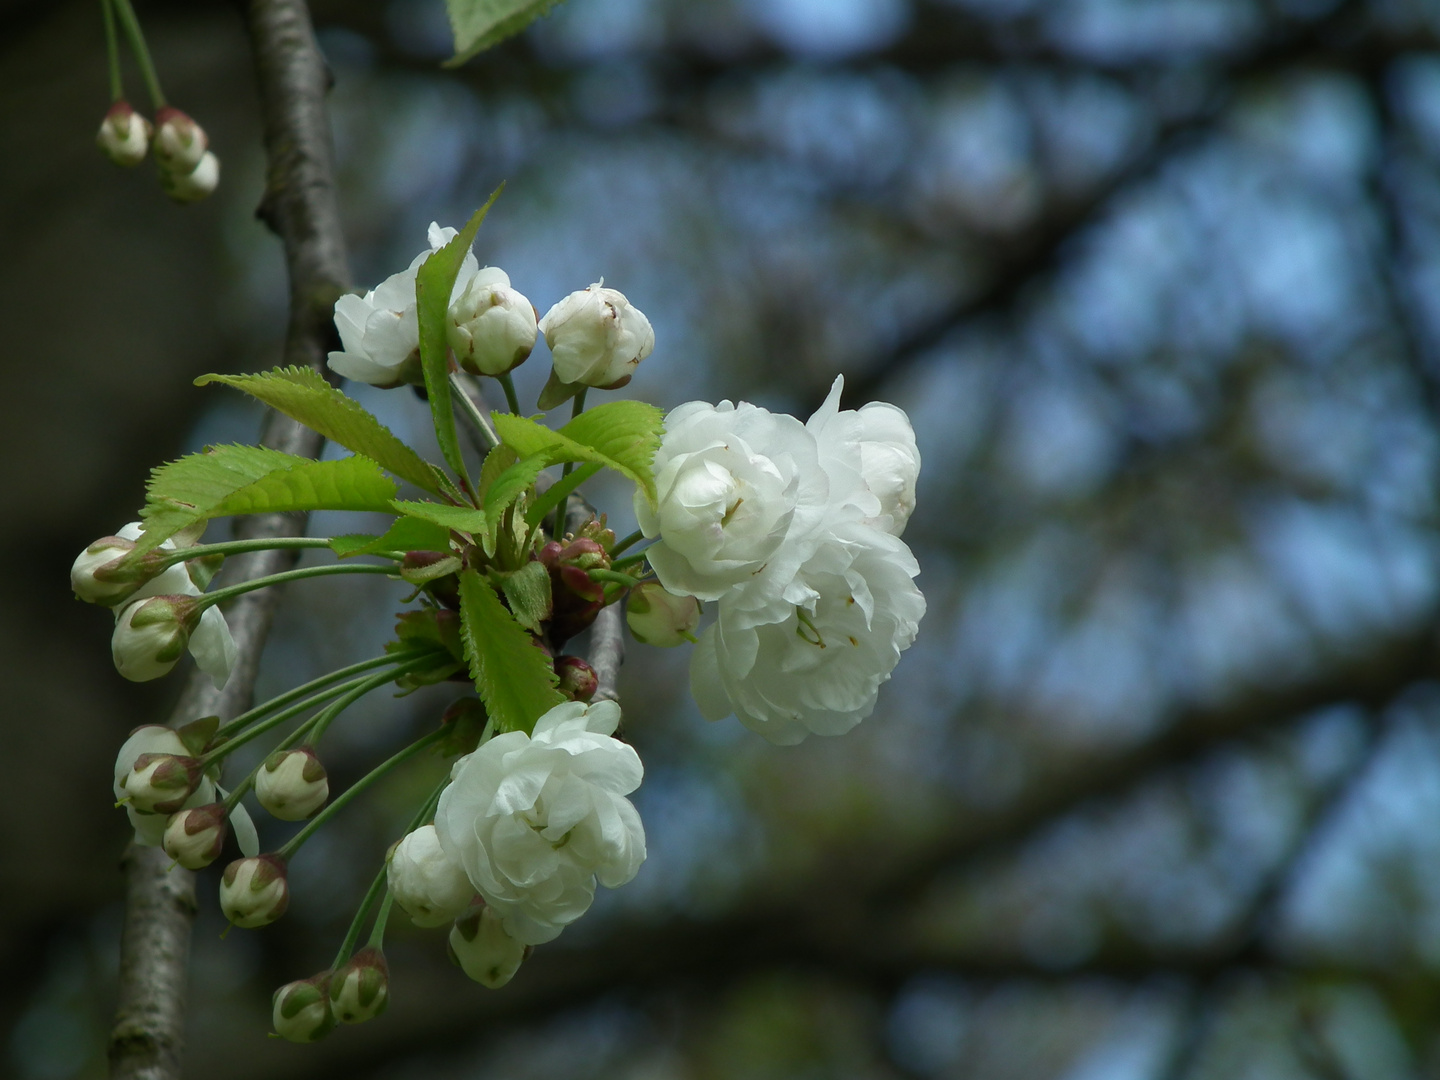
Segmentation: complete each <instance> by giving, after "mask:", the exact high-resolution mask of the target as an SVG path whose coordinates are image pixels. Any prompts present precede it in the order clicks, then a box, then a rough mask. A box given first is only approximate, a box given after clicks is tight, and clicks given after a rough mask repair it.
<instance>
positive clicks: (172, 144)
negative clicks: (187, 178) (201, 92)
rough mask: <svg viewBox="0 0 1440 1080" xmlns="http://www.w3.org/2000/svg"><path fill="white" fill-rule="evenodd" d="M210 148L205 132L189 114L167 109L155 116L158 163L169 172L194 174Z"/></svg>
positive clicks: (156, 159) (156, 158) (156, 156)
mask: <svg viewBox="0 0 1440 1080" xmlns="http://www.w3.org/2000/svg"><path fill="white" fill-rule="evenodd" d="M209 148H210V138H209V136H207V135H206V134H205V129H204V128H202V127H201V126H200V125H199V124H197V123H196V122H195V121H194V120H193V119H191V117H190V116H189V115H188V114H187V113H183V112H181V111H180V110H179V109H172V108H169V107H166V108H164V109H161V110H160V111H159V112H157V113H156V114H155V161H156V163H157V164H158V165H159V166H160V167H161V168H162V169H163V170H165V171H166V172H171V173H175V174H177V175H183V174H185V173H189V172H193V171H194V170H195V166H197V165H199V164H200V162H201V160H202V159H203V158H204V157H205V151H206V150H208V149H209Z"/></svg>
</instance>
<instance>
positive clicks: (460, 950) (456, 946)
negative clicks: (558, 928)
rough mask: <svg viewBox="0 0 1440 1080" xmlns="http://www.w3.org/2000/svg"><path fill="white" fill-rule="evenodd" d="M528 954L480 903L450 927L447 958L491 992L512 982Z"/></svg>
mask: <svg viewBox="0 0 1440 1080" xmlns="http://www.w3.org/2000/svg"><path fill="white" fill-rule="evenodd" d="M529 955H530V946H528V945H522V944H521V943H520V942H518V941H516V940H515V939H514V938H513V937H511V936H510V935H509V934H507V933H506V932H505V924H504V922H503V921H501V919H500V916H499V915H496V914H495V909H494V908H492V907H490V906H489V905H488V904H485V903H483V902H481V903H479V904H476V905H475V906H474V907H472V908H471V909H470V910H469V911H467V912H466V913H465V915H464V917H463V918H459V919H456V920H455V925H454V926H453V927H451V928H450V958H451V959H452V960H454V961H455V963H457V964H459V965H460V969H461V970H462V971H464V972H465V974H466V975H468V976H470V978H472V979H474V980H475V981H476V982H478V983H479V984H480V985H481V986H488V987H489V988H490V989H491V990H499V989H500V987H502V986H504V985H505V984H506V983H508V982H509V981H510V980H511V979H513V978H514V977H515V972H517V971H519V970H520V964H521V963H522V962H523V961H524V960H525V958H526V957H527V956H529Z"/></svg>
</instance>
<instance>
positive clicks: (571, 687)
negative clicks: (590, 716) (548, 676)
mask: <svg viewBox="0 0 1440 1080" xmlns="http://www.w3.org/2000/svg"><path fill="white" fill-rule="evenodd" d="M555 674H556V675H558V676H560V684H559V685H558V686H557V687H556V689H557V690H559V691H560V693H562V694H564V695H565V696H566V697H567V698H569V699H570V700H571V701H585V702H588V701H589V700H590V699H591V698H593V697H594V696H595V691H596V690H598V689H599V688H600V680H599V678H598V677H597V676H596V674H595V669H594V668H593V667H591V666H590V665H589V664H587V663H586V662H585V661H584V660H582V659H580V657H578V656H557V657H556V658H555Z"/></svg>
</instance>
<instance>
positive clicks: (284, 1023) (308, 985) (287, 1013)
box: [270, 971, 335, 1043]
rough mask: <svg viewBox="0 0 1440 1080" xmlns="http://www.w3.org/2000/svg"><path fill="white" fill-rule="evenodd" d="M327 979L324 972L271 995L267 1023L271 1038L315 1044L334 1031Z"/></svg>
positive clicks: (333, 1018) (328, 981)
mask: <svg viewBox="0 0 1440 1080" xmlns="http://www.w3.org/2000/svg"><path fill="white" fill-rule="evenodd" d="M330 976H331V973H330V972H328V971H322V972H320V974H319V975H311V976H310V978H308V979H298V980H296V981H295V982H290V983H286V984H285V985H284V986H282V987H280V989H279V990H276V991H275V994H274V996H273V997H272V998H271V999H270V1000H271V1007H270V1022H271V1023H272V1024H274V1025H275V1034H277V1035H279V1036H280V1037H281V1038H282V1039H289V1040H290V1041H291V1042H294V1043H311V1042H318V1041H319V1040H321V1039H323V1038H324V1037H325V1036H326V1035H329V1034H330V1031H331V1029H333V1028H334V1027H335V1014H334V1013H333V1012H331V1011H330Z"/></svg>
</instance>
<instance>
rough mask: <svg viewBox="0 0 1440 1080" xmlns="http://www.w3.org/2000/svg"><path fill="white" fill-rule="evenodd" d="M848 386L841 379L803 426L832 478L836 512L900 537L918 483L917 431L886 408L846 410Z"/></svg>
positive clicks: (893, 409)
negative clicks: (842, 401)
mask: <svg viewBox="0 0 1440 1080" xmlns="http://www.w3.org/2000/svg"><path fill="white" fill-rule="evenodd" d="M844 386H845V378H844V376H843V375H842V376H839V377H837V378H836V380H835V382H834V385H832V386H831V387H830V394H829V396H828V397H826V399H825V403H824V404H823V405H821V406H820V408H819V409H817V410H815V414H814V415H813V416H811V417H810V420H809V421H808V422H807V423H806V425H805V426H806V427H807V428H808V429H809V430H810V431H811V432H812V433H814V435H815V439H816V443H817V445H818V447H819V452H820V461H821V465H822V467H823V468H824V469H825V472H826V474H827V475H828V476H829V478H830V486H831V504H832V508H833V509H834V510H835V511H837V512H843V509H844V508H853V509H855V510H856V511H857V512H858V513H859V515H860V517H861V518H862V520H864V521H865V522H866V524H870V525H874V526H876V527H877V528H881V529H884V530H885V531H886V532H888V533H891V534H892V535H894V536H899V535H900V534H901V533H903V532H904V531H905V524H906V522H908V521H909V520H910V515H911V513H912V512H913V511H914V509H915V483H916V481H917V480H918V479H919V477H920V448H919V447H918V446H917V445H916V443H915V429H914V428H913V427H911V426H910V418H909V417H908V416H906V415H905V411H904V410H903V409H900V408H897V407H896V406H894V405H891V404H889V403H888V402H884V401H872V402H870V403H869V404H868V405H865V406H863V407H861V408H860V409H858V410H857V409H844V410H842V409H841V408H840V394H841V392H842V391H843V389H844Z"/></svg>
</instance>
